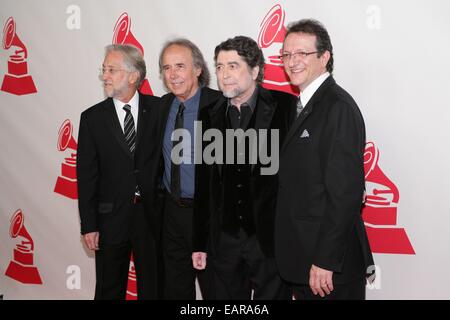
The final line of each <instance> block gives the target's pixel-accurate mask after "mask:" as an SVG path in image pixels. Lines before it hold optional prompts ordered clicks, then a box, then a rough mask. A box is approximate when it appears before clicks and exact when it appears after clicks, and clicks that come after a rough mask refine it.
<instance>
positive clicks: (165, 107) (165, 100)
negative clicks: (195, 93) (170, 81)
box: [159, 93, 175, 156]
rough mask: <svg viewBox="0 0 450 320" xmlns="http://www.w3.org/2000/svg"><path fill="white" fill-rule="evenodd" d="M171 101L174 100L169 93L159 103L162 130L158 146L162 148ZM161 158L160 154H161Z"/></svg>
mask: <svg viewBox="0 0 450 320" xmlns="http://www.w3.org/2000/svg"><path fill="white" fill-rule="evenodd" d="M173 99H175V96H174V95H173V94H172V93H169V94H168V95H166V96H164V98H163V100H162V101H161V105H162V112H163V115H162V123H163V125H162V129H161V132H160V133H161V134H160V141H159V143H160V145H161V146H162V145H163V143H164V141H163V140H164V133H165V132H166V126H167V119H168V118H169V113H170V106H171V105H172V102H173ZM161 156H162V153H161Z"/></svg>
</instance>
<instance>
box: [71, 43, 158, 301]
mask: <svg viewBox="0 0 450 320" xmlns="http://www.w3.org/2000/svg"><path fill="white" fill-rule="evenodd" d="M145 73H146V67H145V62H144V60H143V57H142V54H141V53H140V51H139V50H138V49H137V48H135V47H133V46H128V45H109V46H107V47H106V50H105V59H104V62H103V65H102V67H101V69H100V80H101V81H102V82H103V87H104V92H105V95H106V97H107V98H106V100H104V101H102V102H100V103H98V104H96V105H94V106H93V107H91V108H89V109H87V110H86V111H84V112H83V113H82V114H81V119H80V129H79V135H78V150H77V158H78V159H77V178H78V204H79V211H80V220H81V234H82V235H83V240H84V243H85V245H86V247H87V248H88V249H89V250H93V251H94V252H95V268H96V277H97V280H96V287H95V299H125V296H126V288H127V280H128V269H129V264H130V255H131V253H133V257H134V265H135V269H136V280H137V294H138V299H155V298H158V280H159V276H158V274H157V270H158V268H157V263H158V260H157V242H156V240H157V239H156V236H155V235H157V234H158V225H157V223H156V222H157V217H156V216H155V212H154V211H152V210H148V208H150V207H151V206H146V208H147V209H144V205H143V203H142V201H141V197H142V199H143V200H144V198H145V197H146V196H147V195H148V198H147V199H145V200H147V202H148V203H152V199H151V193H149V192H148V193H145V192H144V193H141V192H142V191H143V188H142V185H144V184H147V185H148V184H149V183H151V182H148V181H145V182H144V181H143V179H142V177H143V176H142V175H141V173H140V171H141V169H142V168H144V167H145V168H147V170H151V168H153V170H154V171H156V169H157V165H158V162H157V161H156V158H155V157H154V155H155V154H157V152H158V150H157V149H156V147H152V145H153V144H150V143H147V141H146V140H145V137H147V136H149V135H152V134H153V136H156V135H157V133H156V132H153V133H152V134H151V132H152V131H155V130H157V125H156V122H155V121H157V120H155V119H157V118H158V117H157V115H156V113H157V111H156V110H155V107H157V104H158V102H159V98H156V97H152V96H145V95H142V94H140V93H139V92H138V91H137V88H139V87H140V85H141V83H142V81H143V80H144V79H145ZM144 132H145V133H146V134H145V135H144ZM155 183H156V180H155Z"/></svg>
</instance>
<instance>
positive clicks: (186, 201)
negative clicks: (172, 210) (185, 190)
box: [164, 189, 194, 208]
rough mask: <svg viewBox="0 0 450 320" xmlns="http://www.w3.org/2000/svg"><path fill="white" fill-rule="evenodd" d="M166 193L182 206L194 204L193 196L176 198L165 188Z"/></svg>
mask: <svg viewBox="0 0 450 320" xmlns="http://www.w3.org/2000/svg"><path fill="white" fill-rule="evenodd" d="M164 193H165V194H166V195H168V196H169V197H170V199H171V200H172V201H173V202H175V203H176V205H177V206H179V207H181V208H192V207H193V206H194V199H192V198H179V199H176V198H175V197H174V196H173V195H172V194H171V193H170V192H169V191H167V190H166V189H164Z"/></svg>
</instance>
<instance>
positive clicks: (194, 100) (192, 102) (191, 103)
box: [175, 87, 202, 111]
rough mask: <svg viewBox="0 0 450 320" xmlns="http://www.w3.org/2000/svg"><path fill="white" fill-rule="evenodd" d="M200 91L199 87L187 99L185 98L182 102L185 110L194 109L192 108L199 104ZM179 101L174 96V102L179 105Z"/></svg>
mask: <svg viewBox="0 0 450 320" xmlns="http://www.w3.org/2000/svg"><path fill="white" fill-rule="evenodd" d="M201 91H202V90H201V88H200V87H199V88H198V89H197V91H196V92H195V94H194V95H193V96H192V97H190V98H189V99H187V100H185V101H184V102H183V104H184V107H185V108H186V111H190V110H194V108H195V107H197V106H198V105H199V104H200V93H201ZM180 103H181V101H180V100H179V99H178V98H177V97H175V104H176V105H179V104H180Z"/></svg>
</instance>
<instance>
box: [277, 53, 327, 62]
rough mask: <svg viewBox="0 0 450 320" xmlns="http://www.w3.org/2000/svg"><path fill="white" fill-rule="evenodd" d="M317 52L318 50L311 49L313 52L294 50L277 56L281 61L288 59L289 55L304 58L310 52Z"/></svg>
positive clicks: (289, 58)
mask: <svg viewBox="0 0 450 320" xmlns="http://www.w3.org/2000/svg"><path fill="white" fill-rule="evenodd" d="M314 53H319V51H313V52H306V51H295V52H292V53H290V52H285V53H283V54H282V55H280V56H279V58H280V59H281V60H283V61H290V60H291V57H292V58H294V59H297V58H300V57H301V58H302V59H305V58H306V57H307V56H309V55H310V54H314Z"/></svg>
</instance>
